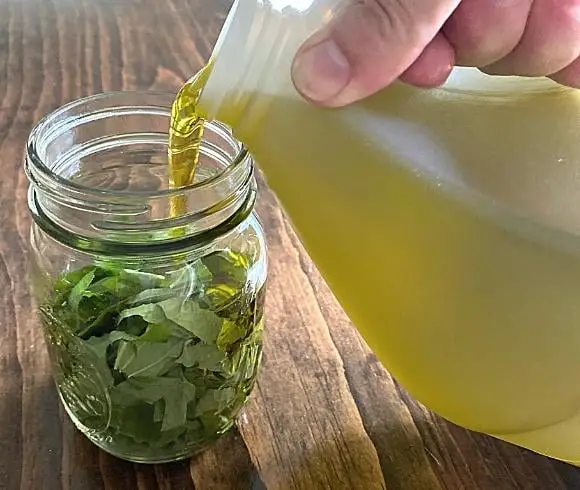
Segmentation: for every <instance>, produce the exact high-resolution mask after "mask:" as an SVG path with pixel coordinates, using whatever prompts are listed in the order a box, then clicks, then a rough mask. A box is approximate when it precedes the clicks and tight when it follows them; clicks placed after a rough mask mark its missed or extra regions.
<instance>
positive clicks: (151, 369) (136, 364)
mask: <svg viewBox="0 0 580 490" xmlns="http://www.w3.org/2000/svg"><path fill="white" fill-rule="evenodd" d="M119 344H120V346H119V350H118V353H117V359H116V360H115V366H114V367H115V369H116V370H117V371H119V372H120V373H122V374H124V375H125V376H126V377H127V378H132V377H136V376H141V377H157V376H161V375H163V374H164V373H166V372H167V371H168V370H169V369H170V368H171V367H172V366H173V365H174V364H175V362H176V360H177V359H178V358H179V357H180V356H181V353H182V352H183V342H182V341H181V340H179V339H175V340H170V341H167V342H146V341H142V340H136V341H132V342H131V341H124V340H122V341H120V342H119Z"/></svg>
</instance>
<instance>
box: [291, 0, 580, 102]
mask: <svg viewBox="0 0 580 490" xmlns="http://www.w3.org/2000/svg"><path fill="white" fill-rule="evenodd" d="M454 65H458V66H473V67H477V68H479V69H480V70H482V71H483V72H485V73H489V74H492V75H522V76H548V77H550V78H552V79H553V80H555V81H556V82H559V83H561V84H563V85H569V86H572V87H578V88H580V0H350V1H349V3H348V4H347V5H346V6H345V7H344V8H343V9H342V10H341V11H340V12H339V13H338V14H337V15H336V17H335V18H334V19H333V20H332V21H331V22H330V23H329V24H328V25H327V26H326V27H325V28H323V29H322V30H321V31H319V32H317V33H315V34H314V35H313V36H312V37H311V38H310V39H308V40H307V41H306V43H305V44H304V45H303V46H302V47H301V48H300V50H299V51H298V54H297V56H296V58H295V60H294V64H293V67H292V77H293V80H294V84H295V85H296V88H297V89H298V91H299V92H300V93H301V94H302V95H303V96H304V97H305V98H306V99H308V100H310V101H311V102H314V103H316V104H319V105H324V106H329V107H338V106H344V105H347V104H350V103H352V102H355V101H357V100H360V99H363V98H365V97H367V96H369V95H372V94H373V93H375V92H377V91H379V90H380V89H382V88H384V87H386V86H387V85H389V84H390V83H392V82H393V81H395V80H396V79H400V80H402V81H404V82H406V83H409V84H412V85H416V86H422V87H433V86H437V85H440V84H442V83H443V82H444V81H445V80H446V79H447V77H448V76H449V74H450V72H451V69H452V67H453V66H454Z"/></svg>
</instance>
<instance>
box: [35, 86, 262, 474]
mask: <svg viewBox="0 0 580 490" xmlns="http://www.w3.org/2000/svg"><path fill="white" fill-rule="evenodd" d="M172 100H173V97H172V96H171V95H170V94H158V93H151V92H143V93H132V92H123V93H110V94H101V95H98V96H93V97H89V98H86V99H82V100H79V101H76V102H73V103H71V104H69V105H67V106H65V107H63V108H61V109H59V110H57V111H55V112H54V113H52V114H50V115H49V116H47V117H46V118H45V119H44V120H43V121H41V122H40V123H39V124H38V125H37V127H36V128H35V129H34V130H33V131H32V133H31V135H30V138H29V142H28V147H27V152H26V161H25V166H26V172H27V175H28V178H29V180H30V183H31V185H30V191H29V208H30V212H31V215H32V217H33V224H32V227H31V232H30V252H31V261H30V262H31V282H32V286H33V292H34V295H35V298H36V302H37V307H38V311H39V318H40V323H41V325H42V328H43V329H44V335H45V340H46V344H47V348H48V352H49V355H50V359H51V362H52V367H53V375H54V379H55V381H56V386H57V389H58V392H59V395H60V398H61V400H62V403H63V405H64V407H65V408H66V411H67V412H68V414H69V416H70V418H71V419H72V420H73V422H74V424H75V425H76V426H77V428H78V429H80V430H81V431H82V432H83V433H84V434H85V435H86V436H87V437H88V438H89V439H90V440H91V441H92V442H94V443H95V444H97V445H98V446H100V447H101V448H102V449H104V450H106V451H107V452H109V453H111V454H113V455H115V456H118V457H121V458H123V459H127V460H131V461H136V462H144V463H159V462H166V461H172V460H176V459H181V458H184V457H188V456H190V455H192V454H194V453H195V452H197V451H199V450H201V449H203V448H205V447H206V446H207V445H208V444H211V443H212V442H213V441H214V440H216V439H217V438H218V437H219V436H220V435H221V434H223V433H224V432H225V431H227V430H228V429H229V428H230V427H231V426H232V425H233V423H234V419H235V417H236V416H237V414H238V413H239V411H240V409H241V408H242V406H243V405H244V403H245V402H246V399H247V397H248V395H249V394H250V392H251V389H252V387H253V385H254V383H255V379H256V376H257V373H258V368H259V364H260V359H261V352H262V330H263V309H264V287H265V282H266V273H267V260H266V247H265V241H264V235H263V231H262V228H261V225H260V223H259V219H258V217H257V216H256V214H255V212H254V202H255V198H256V184H255V180H254V175H253V161H252V158H251V156H250V155H249V154H248V153H247V152H246V150H245V148H244V147H243V146H242V145H241V144H240V143H239V142H237V141H236V140H235V139H234V138H233V137H232V134H231V132H230V131H229V130H228V128H226V127H225V126H222V125H220V124H219V123H215V122H214V123H210V124H208V126H207V128H206V131H205V136H204V141H203V145H202V148H201V157H200V162H199V166H198V171H197V173H196V181H195V182H194V184H193V185H191V186H189V187H185V188H182V189H170V188H169V187H168V181H169V179H168V166H167V137H168V135H167V128H168V126H169V117H170V107H171V103H172ZM174 199H182V200H184V202H186V207H187V213H186V215H183V216H179V217H173V216H172V215H171V212H170V209H171V202H172V200H174Z"/></svg>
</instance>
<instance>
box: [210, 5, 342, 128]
mask: <svg viewBox="0 0 580 490" xmlns="http://www.w3.org/2000/svg"><path fill="white" fill-rule="evenodd" d="M339 3H340V0H249V1H241V0H236V1H235V3H234V5H233V7H232V9H231V10H230V13H229V15H228V17H227V19H226V22H225V24H224V27H223V28H222V31H221V33H220V36H219V38H218V41H217V43H216V46H215V48H214V51H213V53H212V57H211V61H210V63H209V69H210V73H209V75H208V77H207V82H206V84H205V88H204V89H203V91H202V93H201V97H200V100H199V106H200V108H201V110H202V111H203V112H204V114H205V115H206V116H207V118H208V119H217V120H220V121H223V122H225V123H226V124H228V125H229V126H231V127H232V128H234V129H235V130H236V133H237V134H240V135H242V136H243V134H244V132H245V130H246V129H247V128H250V127H252V126H253V125H254V124H255V121H256V118H259V115H260V113H261V111H262V110H264V109H265V107H266V106H267V104H268V100H269V99H270V98H272V97H277V98H297V97H298V94H297V92H296V90H295V89H294V86H293V84H292V80H291V77H290V69H291V63H292V59H293V57H294V55H295V53H296V51H297V50H298V48H299V47H300V45H301V44H302V43H303V42H304V41H305V40H306V38H307V37H308V36H309V35H310V34H312V33H313V32H315V31H316V30H317V29H319V28H320V27H322V26H323V25H324V24H326V23H328V21H329V20H330V19H331V18H332V15H333V12H334V10H335V9H336V7H337V6H338V4H339Z"/></svg>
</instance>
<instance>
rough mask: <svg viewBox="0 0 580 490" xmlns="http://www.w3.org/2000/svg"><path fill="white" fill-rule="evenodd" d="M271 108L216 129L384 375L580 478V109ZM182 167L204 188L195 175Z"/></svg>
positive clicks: (484, 105) (417, 102) (384, 101)
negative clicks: (272, 203) (245, 154)
mask: <svg viewBox="0 0 580 490" xmlns="http://www.w3.org/2000/svg"><path fill="white" fill-rule="evenodd" d="M198 88H199V87H193V88H192V91H193V94H194V95H195V94H196V93H198V92H197V89H198ZM257 98H261V99H263V100H264V101H265V100H266V96H265V95H263V94H258V96H257ZM191 100H193V99H188V103H190V102H189V101H191ZM201 103H203V99H202V101H201ZM188 107H189V109H193V108H194V106H188ZM264 107H265V109H264V110H262V111H261V113H260V117H259V118H256V119H250V120H247V119H244V117H243V116H244V115H243V114H238V113H237V112H236V111H237V108H236V106H235V105H228V104H227V103H225V104H221V109H220V110H219V111H218V113H217V115H216V118H217V119H219V120H221V121H223V122H225V123H227V124H230V125H231V126H233V129H234V132H235V133H236V135H237V137H238V138H240V139H241V140H242V141H244V143H245V144H246V145H247V146H248V147H249V149H250V151H251V152H252V153H253V155H254V156H255V158H256V160H257V162H258V164H259V166H260V168H261V170H262V171H263V172H264V174H265V176H266V178H267V181H268V184H269V186H270V187H271V188H272V190H273V191H274V192H275V193H276V195H277V196H278V198H279V199H280V201H281V203H282V205H283V207H284V210H285V211H286V213H287V214H288V216H289V217H290V219H291V220H292V222H293V224H294V226H295V228H296V230H297V232H298V234H299V236H300V238H301V240H302V241H303V243H304V245H305V246H306V248H307V250H308V252H309V253H310V254H311V256H312V258H313V260H314V261H315V262H316V264H317V265H318V267H319V269H320V271H321V272H322V274H323V275H324V277H325V279H326V280H327V281H328V283H329V285H330V287H331V288H332V290H333V291H334V293H335V294H336V295H337V297H338V299H339V301H340V302H341V304H342V305H343V307H344V308H345V310H346V312H347V313H348V314H349V316H350V318H351V319H352V320H353V322H354V323H355V325H356V326H357V328H358V329H359V331H360V332H361V333H362V335H363V336H364V338H365V339H366V340H367V341H368V343H369V345H370V347H371V348H372V349H373V350H374V351H375V353H376V354H377V356H378V357H379V359H380V360H381V361H382V362H383V364H384V365H385V366H386V367H387V368H388V369H389V370H390V371H391V372H392V373H393V375H395V376H396V378H397V379H398V380H399V381H400V382H401V383H402V384H403V385H404V386H405V387H406V388H407V389H408V390H409V391H410V392H411V393H412V394H413V395H414V396H415V397H417V398H418V399H419V400H420V401H422V402H423V403H425V404H426V405H427V406H428V407H430V408H431V409H433V410H434V411H436V412H438V413H439V414H441V415H442V416H444V417H446V418H448V419H449V420H451V421H453V422H455V423H457V424H460V425H462V426H464V427H468V428H471V429H474V430H478V431H482V432H486V433H488V434H492V435H495V436H497V437H500V438H502V439H505V440H508V441H511V442H514V443H516V444H520V445H522V446H525V447H528V448H530V449H533V450H535V451H537V452H540V453H544V454H547V455H550V456H553V457H556V458H560V459H564V460H569V461H580V383H579V382H578V380H579V379H580V378H579V376H580V355H579V353H580V300H579V299H578V298H579V297H580V243H579V242H578V241H577V240H576V238H575V237H574V236H572V235H571V234H570V233H572V234H575V233H578V232H580V177H579V175H580V146H579V144H578V142H577V140H578V136H577V132H578V131H577V129H578V122H577V115H578V114H579V113H580V97H579V95H578V93H577V92H575V91H569V90H559V89H551V90H547V91H545V92H530V93H527V92H524V93H522V94H519V95H511V96H497V97H496V96H491V97H485V96H477V95H470V94H463V95H462V94H460V93H453V91H445V90H439V89H436V90H429V91H427V90H423V91H419V90H416V89H412V88H410V87H407V86H405V85H402V84H400V85H396V86H393V87H390V88H389V89H387V90H385V91H383V92H381V93H379V94H377V95H376V96H374V97H372V98H370V99H368V100H366V101H364V102H361V103H358V104H355V105H353V106H351V107H348V108H344V109H339V110H324V109H316V108H313V107H312V106H310V105H308V104H307V103H305V102H302V101H300V100H298V99H297V98H276V97H271V98H269V99H268V100H267V102H264ZM196 111H197V112H196ZM190 113H191V112H190ZM192 113H196V114H203V113H204V107H203V106H201V107H197V109H195V110H194V111H193V112H192ZM191 134H192V135H193V136H192V138H191V140H190V146H188V148H191V149H192V151H193V156H194V157H195V148H196V146H195V145H196V138H198V137H199V136H198V135H199V134H200V133H199V132H193V133H191ZM176 162H177V160H176V159H175V156H173V157H172V165H174V166H175V168H174V169H173V170H172V174H173V175H177V174H178V173H179V175H187V176H190V175H191V172H190V171H191V169H192V167H191V166H193V165H194V162H195V158H191V157H188V162H189V165H190V167H187V165H185V164H184V165H182V164H181V163H178V164H176ZM184 162H185V163H186V164H187V162H186V161H185V160H184ZM182 168H183V169H187V168H189V173H188V171H184V173H183V174H182V173H180V172H181V170H180V169H182ZM188 178H189V177H188ZM174 179H175V177H174ZM540 225H543V227H540ZM563 231H565V232H570V233H562V234H560V233H561V232H563Z"/></svg>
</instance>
